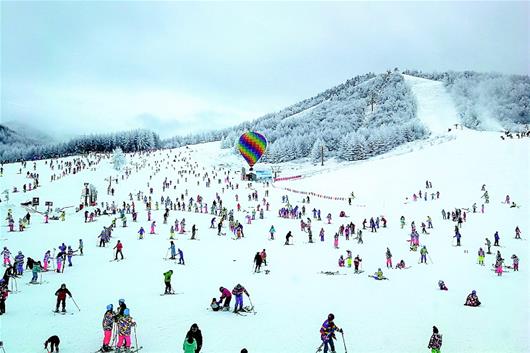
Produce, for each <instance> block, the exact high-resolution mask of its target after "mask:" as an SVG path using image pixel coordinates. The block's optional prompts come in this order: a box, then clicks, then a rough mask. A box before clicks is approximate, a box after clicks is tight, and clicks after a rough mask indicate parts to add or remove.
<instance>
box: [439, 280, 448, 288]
mask: <svg viewBox="0 0 530 353" xmlns="http://www.w3.org/2000/svg"><path fill="white" fill-rule="evenodd" d="M438 287H439V288H440V290H448V289H447V286H446V285H445V282H444V281H442V280H439V281H438Z"/></svg>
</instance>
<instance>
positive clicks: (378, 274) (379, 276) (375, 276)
mask: <svg viewBox="0 0 530 353" xmlns="http://www.w3.org/2000/svg"><path fill="white" fill-rule="evenodd" d="M368 277H372V278H373V279H376V280H379V281H381V280H383V279H388V278H386V277H385V276H384V275H383V271H381V269H380V268H378V269H377V272H376V273H374V274H373V275H372V276H368Z"/></svg>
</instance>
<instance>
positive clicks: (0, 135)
mask: <svg viewBox="0 0 530 353" xmlns="http://www.w3.org/2000/svg"><path fill="white" fill-rule="evenodd" d="M38 144H40V142H39V141H38V140H36V139H33V138H30V137H28V136H25V135H21V134H19V133H18V132H16V131H14V130H12V129H10V128H8V127H7V126H5V125H0V145H5V146H6V147H8V146H15V145H20V146H24V145H38Z"/></svg>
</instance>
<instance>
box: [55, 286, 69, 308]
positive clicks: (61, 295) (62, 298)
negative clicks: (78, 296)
mask: <svg viewBox="0 0 530 353" xmlns="http://www.w3.org/2000/svg"><path fill="white" fill-rule="evenodd" d="M67 294H68V296H70V298H72V293H70V291H69V290H68V288H66V284H64V283H63V284H61V288H59V289H57V291H56V292H55V295H56V296H57V304H56V305H55V312H56V313H58V312H59V304H62V307H63V309H62V312H63V313H65V312H66V295H67Z"/></svg>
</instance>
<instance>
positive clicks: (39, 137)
mask: <svg viewBox="0 0 530 353" xmlns="http://www.w3.org/2000/svg"><path fill="white" fill-rule="evenodd" d="M2 125H4V126H5V127H7V128H9V129H11V130H12V131H15V132H16V133H17V134H18V135H20V136H24V137H26V138H28V139H30V140H32V141H37V142H38V144H46V143H54V142H57V141H56V140H55V139H54V138H53V137H52V136H50V135H49V134H47V133H45V132H43V131H41V130H39V129H37V128H34V127H32V126H29V125H27V124H24V123H21V122H18V121H7V122H5V123H3V124H2Z"/></svg>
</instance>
